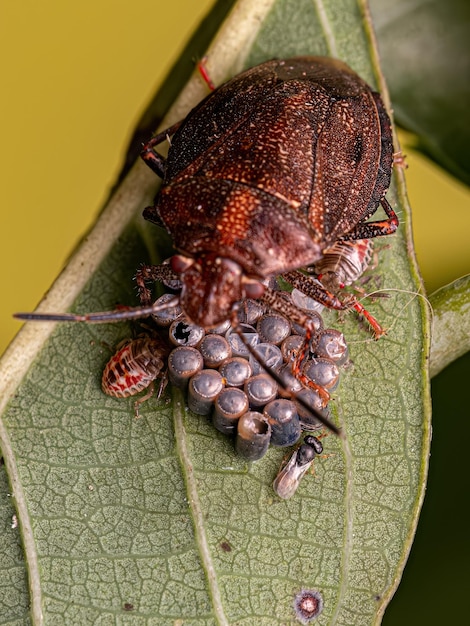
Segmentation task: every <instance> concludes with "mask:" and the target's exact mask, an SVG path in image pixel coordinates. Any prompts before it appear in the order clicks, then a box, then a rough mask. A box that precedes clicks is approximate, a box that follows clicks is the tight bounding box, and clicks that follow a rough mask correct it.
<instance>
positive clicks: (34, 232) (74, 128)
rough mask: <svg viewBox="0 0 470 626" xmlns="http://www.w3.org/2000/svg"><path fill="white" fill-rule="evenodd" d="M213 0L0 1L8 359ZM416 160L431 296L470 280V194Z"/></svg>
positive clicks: (420, 245)
mask: <svg viewBox="0 0 470 626" xmlns="http://www.w3.org/2000/svg"><path fill="white" fill-rule="evenodd" d="M212 4H213V0H175V1H174V2H172V3H168V2H166V1H165V2H163V1H162V0H138V1H136V2H133V3H130V2H128V0H95V1H92V0H85V1H81V2H71V1H67V0H41V1H40V2H38V1H34V0H21V1H20V2H19V1H18V0H10V1H7V0H2V2H1V8H0V10H1V16H0V58H1V59H2V66H3V67H2V73H1V81H2V85H1V92H2V97H1V105H0V106H1V137H2V151H1V156H0V159H1V164H0V172H1V191H2V196H3V199H2V205H1V211H2V220H1V223H2V229H1V232H2V237H1V247H0V277H1V293H2V306H1V320H0V322H1V323H0V353H1V352H2V351H3V349H4V348H5V347H6V345H7V344H8V342H9V341H10V339H11V338H12V337H13V335H14V333H15V332H16V331H17V330H18V329H19V327H20V323H19V322H17V321H15V320H13V319H12V318H11V314H12V313H13V312H14V311H28V310H32V309H34V307H35V306H36V304H37V303H38V301H39V300H40V298H41V297H42V295H43V294H44V292H45V291H46V290H47V289H48V287H49V286H50V285H51V284H52V282H53V280H54V278H55V277H56V276H57V274H58V273H59V271H60V269H61V267H62V266H63V264H64V262H65V260H66V258H67V255H68V254H69V253H70V252H71V250H72V249H73V248H74V246H75V244H76V243H77V241H78V240H79V239H80V237H81V236H82V235H83V234H84V233H85V231H86V230H87V229H88V227H89V226H90V225H91V224H92V223H93V220H94V217H95V215H96V213H97V211H98V209H99V208H100V206H101V205H102V203H103V201H104V199H105V198H106V197H107V194H108V189H109V188H110V186H111V185H112V183H113V181H114V179H115V177H116V175H117V173H118V171H119V169H120V165H121V161H122V158H123V151H124V149H125V147H126V145H127V141H128V139H129V137H130V134H131V132H132V129H133V127H134V125H135V123H136V122H137V120H138V118H139V115H140V114H141V113H142V111H143V110H144V109H145V106H146V104H147V102H148V101H149V99H150V97H151V95H152V94H153V93H154V91H155V89H156V87H157V85H158V84H159V82H160V81H161V80H162V79H163V78H164V76H165V75H166V73H167V72H168V71H169V69H170V68H171V65H172V63H173V62H174V61H175V60H176V58H177V57H178V54H179V52H180V51H181V49H182V47H183V46H184V44H185V42H186V41H187V39H188V37H189V35H190V34H191V32H192V31H193V30H194V29H195V27H196V25H197V24H198V22H199V20H200V19H201V17H202V16H203V15H204V14H205V12H206V11H207V9H208V8H209V7H210V6H212ZM405 151H406V152H407V153H408V163H409V165H410V167H409V170H408V172H407V179H408V186H409V195H410V199H411V203H412V206H413V209H414V232H415V241H416V247H417V252H418V259H419V261H420V265H421V269H422V273H423V275H424V278H425V281H426V284H427V287H428V290H429V291H432V290H434V289H435V288H437V287H439V286H440V285H442V284H445V283H447V282H449V281H451V280H453V279H454V278H457V277H458V276H460V275H462V274H464V273H467V272H470V251H469V246H468V234H467V233H468V232H469V231H470V210H469V209H470V206H469V205H470V202H469V194H468V191H467V190H466V189H464V188H463V186H461V185H459V184H457V183H455V182H454V181H452V180H450V179H447V178H446V177H445V176H444V174H442V173H441V172H440V171H439V170H438V168H436V167H434V166H432V165H429V164H427V163H426V162H425V161H424V160H423V159H421V158H420V157H418V156H415V155H414V154H413V153H412V152H410V151H409V150H407V149H405Z"/></svg>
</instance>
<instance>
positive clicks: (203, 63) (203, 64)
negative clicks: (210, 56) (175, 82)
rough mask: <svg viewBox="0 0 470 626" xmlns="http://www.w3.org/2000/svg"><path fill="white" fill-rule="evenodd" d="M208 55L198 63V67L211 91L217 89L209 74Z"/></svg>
mask: <svg viewBox="0 0 470 626" xmlns="http://www.w3.org/2000/svg"><path fill="white" fill-rule="evenodd" d="M206 61H207V57H203V58H202V59H201V60H200V61H199V63H198V64H197V69H198V70H199V74H200V75H201V76H202V80H203V81H204V82H205V83H206V85H207V86H208V87H209V89H210V90H211V91H215V85H214V83H213V82H212V79H211V77H210V76H209V72H208V71H207V67H206Z"/></svg>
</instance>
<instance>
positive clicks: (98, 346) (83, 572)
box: [1, 0, 429, 625]
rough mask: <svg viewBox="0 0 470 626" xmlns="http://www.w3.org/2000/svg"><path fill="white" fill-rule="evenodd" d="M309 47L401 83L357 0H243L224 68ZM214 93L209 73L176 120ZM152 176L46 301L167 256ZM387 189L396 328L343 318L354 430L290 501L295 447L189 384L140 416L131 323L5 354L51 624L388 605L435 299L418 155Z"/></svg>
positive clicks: (363, 620) (50, 337)
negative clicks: (111, 379)
mask: <svg viewBox="0 0 470 626" xmlns="http://www.w3.org/2000/svg"><path fill="white" fill-rule="evenodd" d="M302 53H309V54H334V55H335V56H338V57H340V58H343V59H344V60H346V61H347V62H348V63H349V64H350V65H351V66H352V67H353V68H354V69H356V70H357V71H358V72H360V73H361V75H362V76H363V77H364V78H365V79H366V80H368V81H369V82H370V83H372V84H374V85H376V86H377V87H379V88H381V89H384V85H383V80H382V78H381V74H380V70H379V67H378V65H377V57H376V53H375V49H374V44H373V37H372V34H371V31H370V23H369V21H368V17H367V11H366V8H365V7H364V6H363V5H360V6H359V8H358V5H357V4H356V3H355V2H352V1H348V0H341V1H340V2H339V1H338V0H334V1H333V0H331V2H324V3H321V2H318V1H317V2H315V3H311V2H309V1H308V0H301V1H299V0H296V1H295V2H294V1H292V0H278V1H277V2H267V1H265V2H255V1H253V2H248V1H246V2H239V3H238V4H237V5H236V7H235V9H234V12H233V13H232V15H231V17H230V18H229V20H228V22H227V23H225V24H224V25H223V27H222V29H221V31H220V32H219V35H218V36H217V38H216V40H215V42H214V44H213V46H212V47H211V49H210V50H209V61H208V63H209V70H210V72H211V74H212V76H213V78H214V80H215V81H216V82H220V81H221V80H222V79H223V78H226V77H227V76H229V75H230V74H233V73H234V72H235V71H238V70H239V69H241V68H242V67H245V66H249V65H252V64H253V63H256V62H259V61H262V60H265V59H267V58H270V57H273V56H287V55H291V54H302ZM203 95H204V86H203V85H201V82H200V79H198V78H197V77H196V78H195V79H193V81H192V82H191V83H190V85H189V86H188V88H187V89H186V90H185V92H184V93H183V95H182V96H181V98H179V99H178V101H177V103H176V109H174V110H172V113H171V119H170V120H169V121H168V124H170V123H171V122H173V121H175V120H176V119H179V118H180V117H181V116H182V115H183V114H184V111H187V110H188V108H189V107H190V106H192V105H193V104H194V103H195V102H197V101H198V100H199V99H200V98H201V97H202V96H203ZM155 184H156V180H155V177H154V176H153V175H152V174H151V173H150V172H147V171H145V168H144V166H143V164H140V163H139V164H136V166H135V167H134V168H133V169H132V170H131V172H130V174H129V175H128V176H127V178H126V179H125V181H124V182H123V183H122V185H121V186H120V188H119V190H118V192H117V194H116V195H115V196H114V198H113V199H112V200H111V202H110V204H109V206H108V207H107V208H106V209H105V211H104V212H103V214H102V215H101V217H100V219H99V221H98V223H97V225H96V227H95V228H94V230H93V231H92V233H90V235H89V237H88V238H87V239H86V240H85V242H84V243H83V244H82V245H81V247H80V248H79V250H78V251H77V253H76V254H75V256H74V257H73V258H72V260H71V262H70V264H69V266H68V268H67V269H66V271H65V272H64V273H63V274H62V275H61V276H60V277H59V279H58V280H57V282H56V284H55V285H54V287H53V289H52V290H51V291H50V293H49V294H48V296H47V298H46V299H45V301H44V302H43V304H42V306H41V309H42V310H49V311H54V310H63V309H66V308H71V309H72V310H74V311H77V312H85V311H93V310H104V309H107V308H113V307H114V306H115V304H116V303H125V304H128V303H132V302H133V295H132V276H133V274H134V272H135V268H136V267H137V266H138V265H139V264H140V263H141V262H142V261H146V260H148V257H150V258H152V261H153V262H155V261H157V260H158V257H159V256H161V257H164V256H166V255H167V250H166V249H165V247H166V245H167V242H164V241H161V240H159V237H160V234H159V233H158V229H156V228H154V227H152V226H149V227H147V226H145V225H143V224H142V219H141V218H139V217H138V218H136V219H134V216H135V215H136V214H139V213H140V212H141V210H142V207H144V206H145V205H146V204H148V203H149V202H150V199H151V196H152V193H153V191H154V186H155ZM388 198H389V200H390V201H391V203H392V205H394V206H397V207H398V210H399V214H400V217H401V220H402V225H401V227H400V230H399V234H398V235H397V236H395V237H393V238H388V239H387V241H382V242H379V243H378V244H377V252H378V259H379V265H378V267H377V268H376V269H375V270H374V271H373V272H372V275H371V282H370V284H371V285H373V286H372V289H373V290H375V289H376V288H377V287H378V286H382V287H383V288H384V289H385V290H386V291H387V293H388V295H389V296H390V297H389V298H380V299H376V300H374V301H373V302H372V303H371V305H370V307H369V306H368V308H370V310H371V312H372V313H373V314H374V315H375V316H376V317H378V318H379V319H380V321H381V322H382V323H383V324H384V325H385V326H386V327H387V328H388V329H389V331H388V335H387V337H386V338H384V339H382V340H381V341H380V342H374V341H372V340H371V338H370V336H369V334H368V332H367V331H366V330H365V329H363V328H361V327H360V326H359V324H358V322H357V320H356V319H354V317H353V316H352V314H351V315H348V316H345V319H344V320H339V321H336V322H335V323H336V324H337V325H338V327H340V328H341V329H342V330H344V332H345V334H346V337H347V339H348V343H349V346H350V351H351V359H352V363H351V366H350V367H349V369H348V370H347V371H345V372H344V374H343V377H342V383H341V386H340V388H339V391H338V392H336V393H335V397H334V403H333V405H334V407H333V408H334V413H335V417H336V419H337V420H338V422H339V423H340V424H341V426H342V428H343V429H344V432H345V435H346V437H345V439H344V441H343V440H340V439H338V438H335V437H334V436H329V437H328V438H327V439H326V440H325V450H326V452H327V453H328V457H327V458H324V459H319V460H318V462H317V463H316V466H315V476H308V477H306V478H305V479H304V481H303V482H302V484H301V486H300V489H299V491H298V492H297V494H296V496H295V497H294V498H293V499H292V500H290V501H286V502H284V501H280V500H279V499H278V498H277V497H276V496H275V495H274V493H273V491H272V487H271V483H272V480H273V478H274V476H275V475H276V473H277V470H278V468H279V465H280V462H281V459H282V457H283V454H284V453H283V452H282V451H280V450H275V449H272V450H270V451H269V453H268V455H267V456H266V457H265V458H264V459H263V460H262V461H260V462H258V463H253V464H251V465H250V464H247V463H245V462H243V461H242V460H241V459H240V458H237V457H236V456H235V454H234V451H233V446H232V442H231V441H229V440H228V439H226V438H225V437H223V436H222V435H219V434H217V433H216V432H215V431H214V429H213V427H212V426H211V424H209V423H208V422H207V421H206V420H204V419H201V418H200V417H197V416H195V415H192V414H191V413H189V412H188V411H186V409H185V406H184V398H183V397H182V396H181V394H180V393H179V392H176V391H174V392H173V394H172V396H173V400H172V402H171V403H168V402H167V400H166V399H164V400H160V401H159V400H156V399H151V400H149V401H147V402H146V403H145V404H144V405H143V407H142V409H141V414H142V417H141V418H140V419H135V418H134V416H133V401H132V400H129V401H126V400H116V399H113V398H109V397H106V396H104V395H103V394H102V392H101V390H100V378H101V372H102V370H103V367H104V365H105V363H106V361H107V360H108V358H109V356H110V355H111V353H112V348H111V347H110V346H115V345H116V344H117V343H118V342H119V340H120V339H122V338H123V337H126V336H129V334H130V332H131V331H130V329H129V327H127V326H121V325H105V326H92V325H86V324H85V325H79V324H77V325H62V326H59V327H56V328H54V327H53V326H52V325H49V324H37V325H32V324H29V325H27V326H26V327H25V328H24V329H23V331H22V332H21V333H20V335H19V337H18V339H17V341H16V342H15V344H13V345H12V346H11V348H10V350H9V351H8V352H7V354H6V355H5V358H4V360H3V362H2V370H1V372H2V376H3V380H4V388H3V393H2V403H3V404H2V406H3V407H4V413H3V421H2V430H1V435H2V450H3V455H4V459H5V467H6V470H7V474H8V477H9V480H10V482H11V485H12V490H13V493H14V496H15V504H16V508H17V515H18V519H19V522H20V527H21V533H22V538H23V547H24V551H25V561H26V568H27V572H28V576H29V591H30V602H31V615H32V621H33V622H34V623H35V624H40V623H42V622H43V621H44V622H45V623H50V622H54V621H56V622H57V621H58V622H60V623H72V624H87V623H95V622H98V621H99V622H100V623H115V622H116V621H118V622H119V623H121V622H122V623H124V622H125V623H128V624H144V623H145V624H147V623H148V624H156V623H158V624H174V623H182V622H183V621H184V623H185V624H200V625H202V624H246V625H248V624H285V623H295V617H294V612H293V598H294V596H295V594H296V593H297V592H298V591H300V590H301V589H304V588H315V589H317V590H318V591H320V592H321V594H322V595H323V599H324V610H323V613H322V615H321V616H320V618H319V620H318V622H319V623H320V624H347V625H350V624H352V623H355V624H372V623H378V622H379V621H380V618H381V615H382V614H383V611H384V610H385V607H386V605H387V603H388V601H389V599H390V598H391V596H392V595H393V592H394V590H395V588H396V586H397V585H398V582H399V580H400V576H401V571H402V569H403V566H404V563H405V561H406V558H407V555H408V552H409V549H410V546H411V542H412V538H413V534H414V531H415V527H416V523H417V517H418V514H419V510H420V506H421V503H422V498H423V493H424V483H425V476H426V469H427V456H428V450H429V395H428V381H427V374H426V367H425V362H426V359H425V357H426V354H427V351H428V330H427V319H426V308H425V307H424V305H422V303H421V302H420V300H419V299H415V298H414V297H413V295H409V294H410V292H412V293H414V292H416V291H418V290H419V289H420V282H419V278H418V274H417V270H416V265H415V261H414V257H413V254H412V244H411V238H410V235H409V233H410V223H409V209H408V205H407V202H406V198H405V192H404V183H403V176H402V173H401V172H397V173H396V174H395V178H394V183H393V185H392V188H391V190H390V192H389V193H388ZM146 248H148V249H149V251H150V252H149V253H146V252H145V250H146ZM5 543H6V541H5ZM22 591H23V593H25V592H26V589H25V587H23V589H22ZM18 615H19V614H18ZM18 619H19V617H18Z"/></svg>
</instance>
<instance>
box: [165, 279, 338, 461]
mask: <svg viewBox="0 0 470 626" xmlns="http://www.w3.org/2000/svg"><path fill="white" fill-rule="evenodd" d="M286 297H289V298H292V300H293V302H294V304H295V305H296V306H297V307H298V308H300V309H302V310H303V311H305V312H307V313H308V314H309V316H310V317H311V318H312V319H313V320H314V323H315V329H316V335H315V338H314V341H313V342H312V344H313V345H311V346H310V354H309V357H308V359H307V360H306V362H305V364H304V365H303V369H302V371H303V373H304V374H305V375H306V376H307V377H308V379H310V380H312V381H313V382H314V383H315V384H316V385H318V386H319V387H321V388H322V389H323V390H326V391H327V392H328V393H331V392H332V391H334V390H335V389H336V387H337V385H338V383H339V374H340V373H339V367H340V366H341V364H343V363H344V362H345V361H346V360H347V356H348V350H347V346H346V342H345V339H344V335H343V334H342V333H341V332H339V331H337V330H334V329H331V328H330V329H328V328H324V325H323V320H322V317H321V315H320V313H319V311H318V308H319V305H318V303H316V302H315V301H314V300H312V299H310V298H308V297H306V296H304V295H303V294H302V293H301V292H300V291H298V290H296V289H294V291H293V292H292V294H289V295H288V296H287V295H286ZM170 298H172V296H171V295H170V294H164V295H163V296H161V298H160V299H159V301H157V302H160V303H161V304H164V303H165V302H166V301H167V300H170ZM154 319H155V321H156V322H157V324H158V325H159V326H167V327H169V331H168V336H169V340H170V342H171V343H172V344H173V345H174V346H175V348H174V349H173V350H172V351H171V353H170V355H169V357H168V376H169V379H170V382H171V383H172V384H173V385H175V386H176V387H179V388H181V389H184V390H187V397H188V406H189V408H190V409H191V411H193V412H194V413H196V414H198V415H205V416H211V417H212V422H213V424H214V426H215V428H216V429H217V430H219V431H220V432H222V433H224V434H226V435H229V436H232V435H235V447H236V451H237V453H238V454H239V455H240V456H242V457H244V458H246V459H247V460H250V461H256V460H258V459H260V458H261V457H262V456H263V455H264V454H265V453H266V451H267V449H268V447H269V445H270V444H271V445H274V446H281V447H287V446H291V445H293V444H295V443H296V442H297V441H298V440H299V439H300V437H301V434H302V431H303V430H305V431H314V430H317V429H319V428H321V426H322V424H321V423H320V422H319V421H318V420H317V419H316V418H315V417H314V415H313V414H312V413H310V412H309V411H308V410H307V409H306V408H305V403H306V404H307V405H308V406H311V407H313V408H314V409H316V410H317V411H320V412H321V413H322V414H323V415H325V416H328V408H327V407H326V408H325V407H324V406H323V405H324V401H323V402H322V398H321V397H320V394H319V393H318V392H317V391H316V389H314V388H304V387H303V386H302V384H301V383H300V382H299V380H298V379H297V378H296V377H295V376H294V375H293V374H292V363H293V360H294V358H295V355H296V353H297V351H298V350H299V348H300V347H301V346H302V344H303V341H304V337H303V335H304V334H305V331H304V329H303V328H302V327H299V326H297V325H295V324H291V323H290V322H289V320H288V319H286V318H285V317H283V316H282V315H280V314H279V313H275V312H272V311H266V310H265V309H264V308H263V307H262V306H261V305H260V304H259V303H258V302H256V301H254V300H246V301H244V302H243V303H242V306H241V307H240V311H239V315H238V319H239V323H240V327H241V330H242V333H243V337H244V340H245V342H247V343H249V345H250V346H252V347H253V348H254V350H255V351H256V353H257V355H259V357H260V358H259V360H258V359H256V358H254V356H253V355H252V354H250V352H249V350H248V348H247V347H246V345H245V343H244V342H243V341H242V339H241V338H240V336H239V334H238V333H237V332H235V331H234V329H233V328H232V326H231V324H230V322H228V321H227V322H226V323H224V324H221V325H220V326H219V327H216V328H213V329H211V330H210V331H208V332H205V331H204V329H203V328H201V327H200V326H196V325H194V324H190V323H188V322H187V321H186V320H185V319H184V317H183V316H182V313H181V309H180V308H179V307H178V306H173V307H170V308H166V309H165V310H163V311H161V312H160V313H156V314H154ZM260 362H262V363H264V364H265V365H267V366H269V368H270V369H272V370H274V371H275V372H276V373H277V374H278V376H279V377H280V378H281V380H282V381H283V383H284V389H283V388H282V387H280V386H279V385H278V384H277V383H276V382H275V381H274V380H273V378H272V377H271V376H269V374H267V373H266V371H265V368H264V367H263V366H262V365H261V364H260ZM320 391H321V390H320ZM293 394H295V399H294V400H291V399H289V398H292V397H293ZM298 398H301V399H303V400H304V403H303V404H300V402H299V401H298V400H297V399H298Z"/></svg>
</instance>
